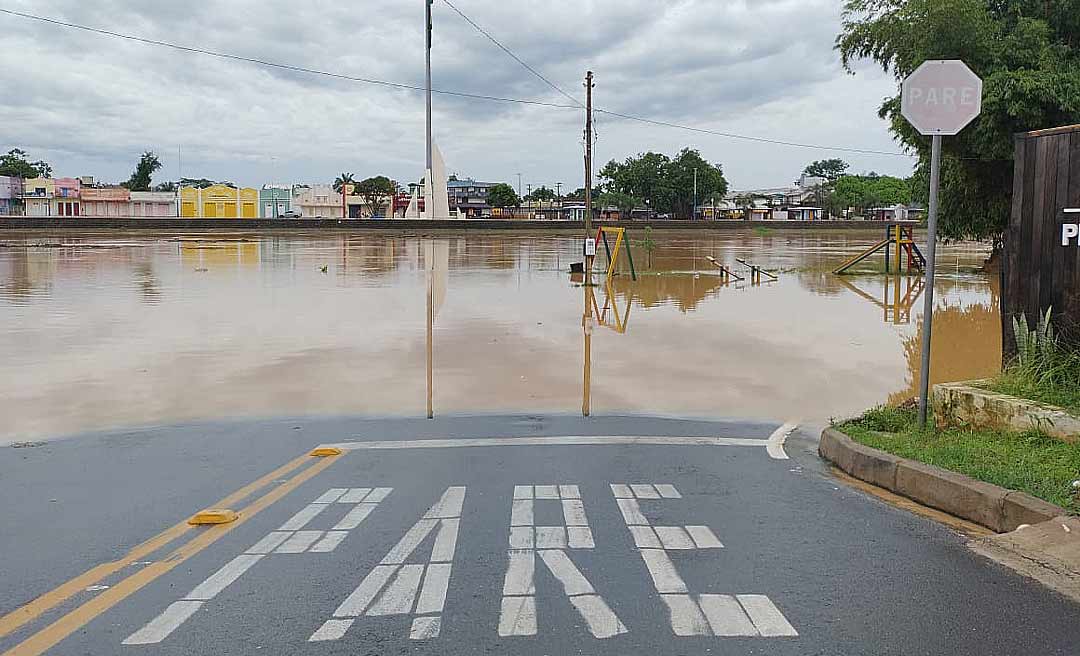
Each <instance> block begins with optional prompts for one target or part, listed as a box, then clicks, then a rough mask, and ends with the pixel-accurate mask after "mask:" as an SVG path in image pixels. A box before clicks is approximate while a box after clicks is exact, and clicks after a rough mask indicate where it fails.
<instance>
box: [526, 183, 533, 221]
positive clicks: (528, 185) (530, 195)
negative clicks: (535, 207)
mask: <svg viewBox="0 0 1080 656" xmlns="http://www.w3.org/2000/svg"><path fill="white" fill-rule="evenodd" d="M525 188H526V189H528V190H529V200H528V203H529V204H528V205H527V206H526V207H528V208H529V217H528V218H530V219H531V218H532V203H533V202H532V185H531V184H527V185H525Z"/></svg>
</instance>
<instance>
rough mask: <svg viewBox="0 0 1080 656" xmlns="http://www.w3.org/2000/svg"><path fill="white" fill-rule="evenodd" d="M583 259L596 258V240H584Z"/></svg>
mask: <svg viewBox="0 0 1080 656" xmlns="http://www.w3.org/2000/svg"><path fill="white" fill-rule="evenodd" d="M585 257H596V240H595V239H586V240H585Z"/></svg>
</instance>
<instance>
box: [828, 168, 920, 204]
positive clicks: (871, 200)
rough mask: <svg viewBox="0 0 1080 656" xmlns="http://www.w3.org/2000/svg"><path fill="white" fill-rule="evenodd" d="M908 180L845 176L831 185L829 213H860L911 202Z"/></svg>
mask: <svg viewBox="0 0 1080 656" xmlns="http://www.w3.org/2000/svg"><path fill="white" fill-rule="evenodd" d="M911 197H912V184H911V180H910V179H909V180H905V179H903V178H894V177H892V176H889V175H872V176H871V175H845V176H843V177H842V178H840V179H839V180H837V181H836V183H835V184H834V185H833V189H832V195H831V199H830V202H829V205H830V210H832V211H834V212H839V211H840V210H844V209H847V208H851V207H853V208H855V211H856V212H863V211H866V210H870V209H874V208H876V207H892V206H894V205H901V204H905V205H906V204H907V203H910V202H911Z"/></svg>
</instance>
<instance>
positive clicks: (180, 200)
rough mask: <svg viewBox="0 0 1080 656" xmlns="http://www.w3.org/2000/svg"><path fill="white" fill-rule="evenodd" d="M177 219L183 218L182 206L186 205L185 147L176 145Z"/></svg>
mask: <svg viewBox="0 0 1080 656" xmlns="http://www.w3.org/2000/svg"><path fill="white" fill-rule="evenodd" d="M176 175H177V176H179V177H178V178H177V180H176V218H180V216H181V206H182V205H183V204H184V194H183V191H184V146H183V144H177V145H176Z"/></svg>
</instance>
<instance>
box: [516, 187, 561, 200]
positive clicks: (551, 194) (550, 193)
mask: <svg viewBox="0 0 1080 656" xmlns="http://www.w3.org/2000/svg"><path fill="white" fill-rule="evenodd" d="M555 197H556V196H555V191H554V190H552V189H548V188H547V187H546V186H543V187H540V188H539V189H534V190H533V192H532V193H531V194H528V195H526V196H525V198H523V199H522V200H526V201H529V202H532V203H536V202H543V201H550V200H555Z"/></svg>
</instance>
